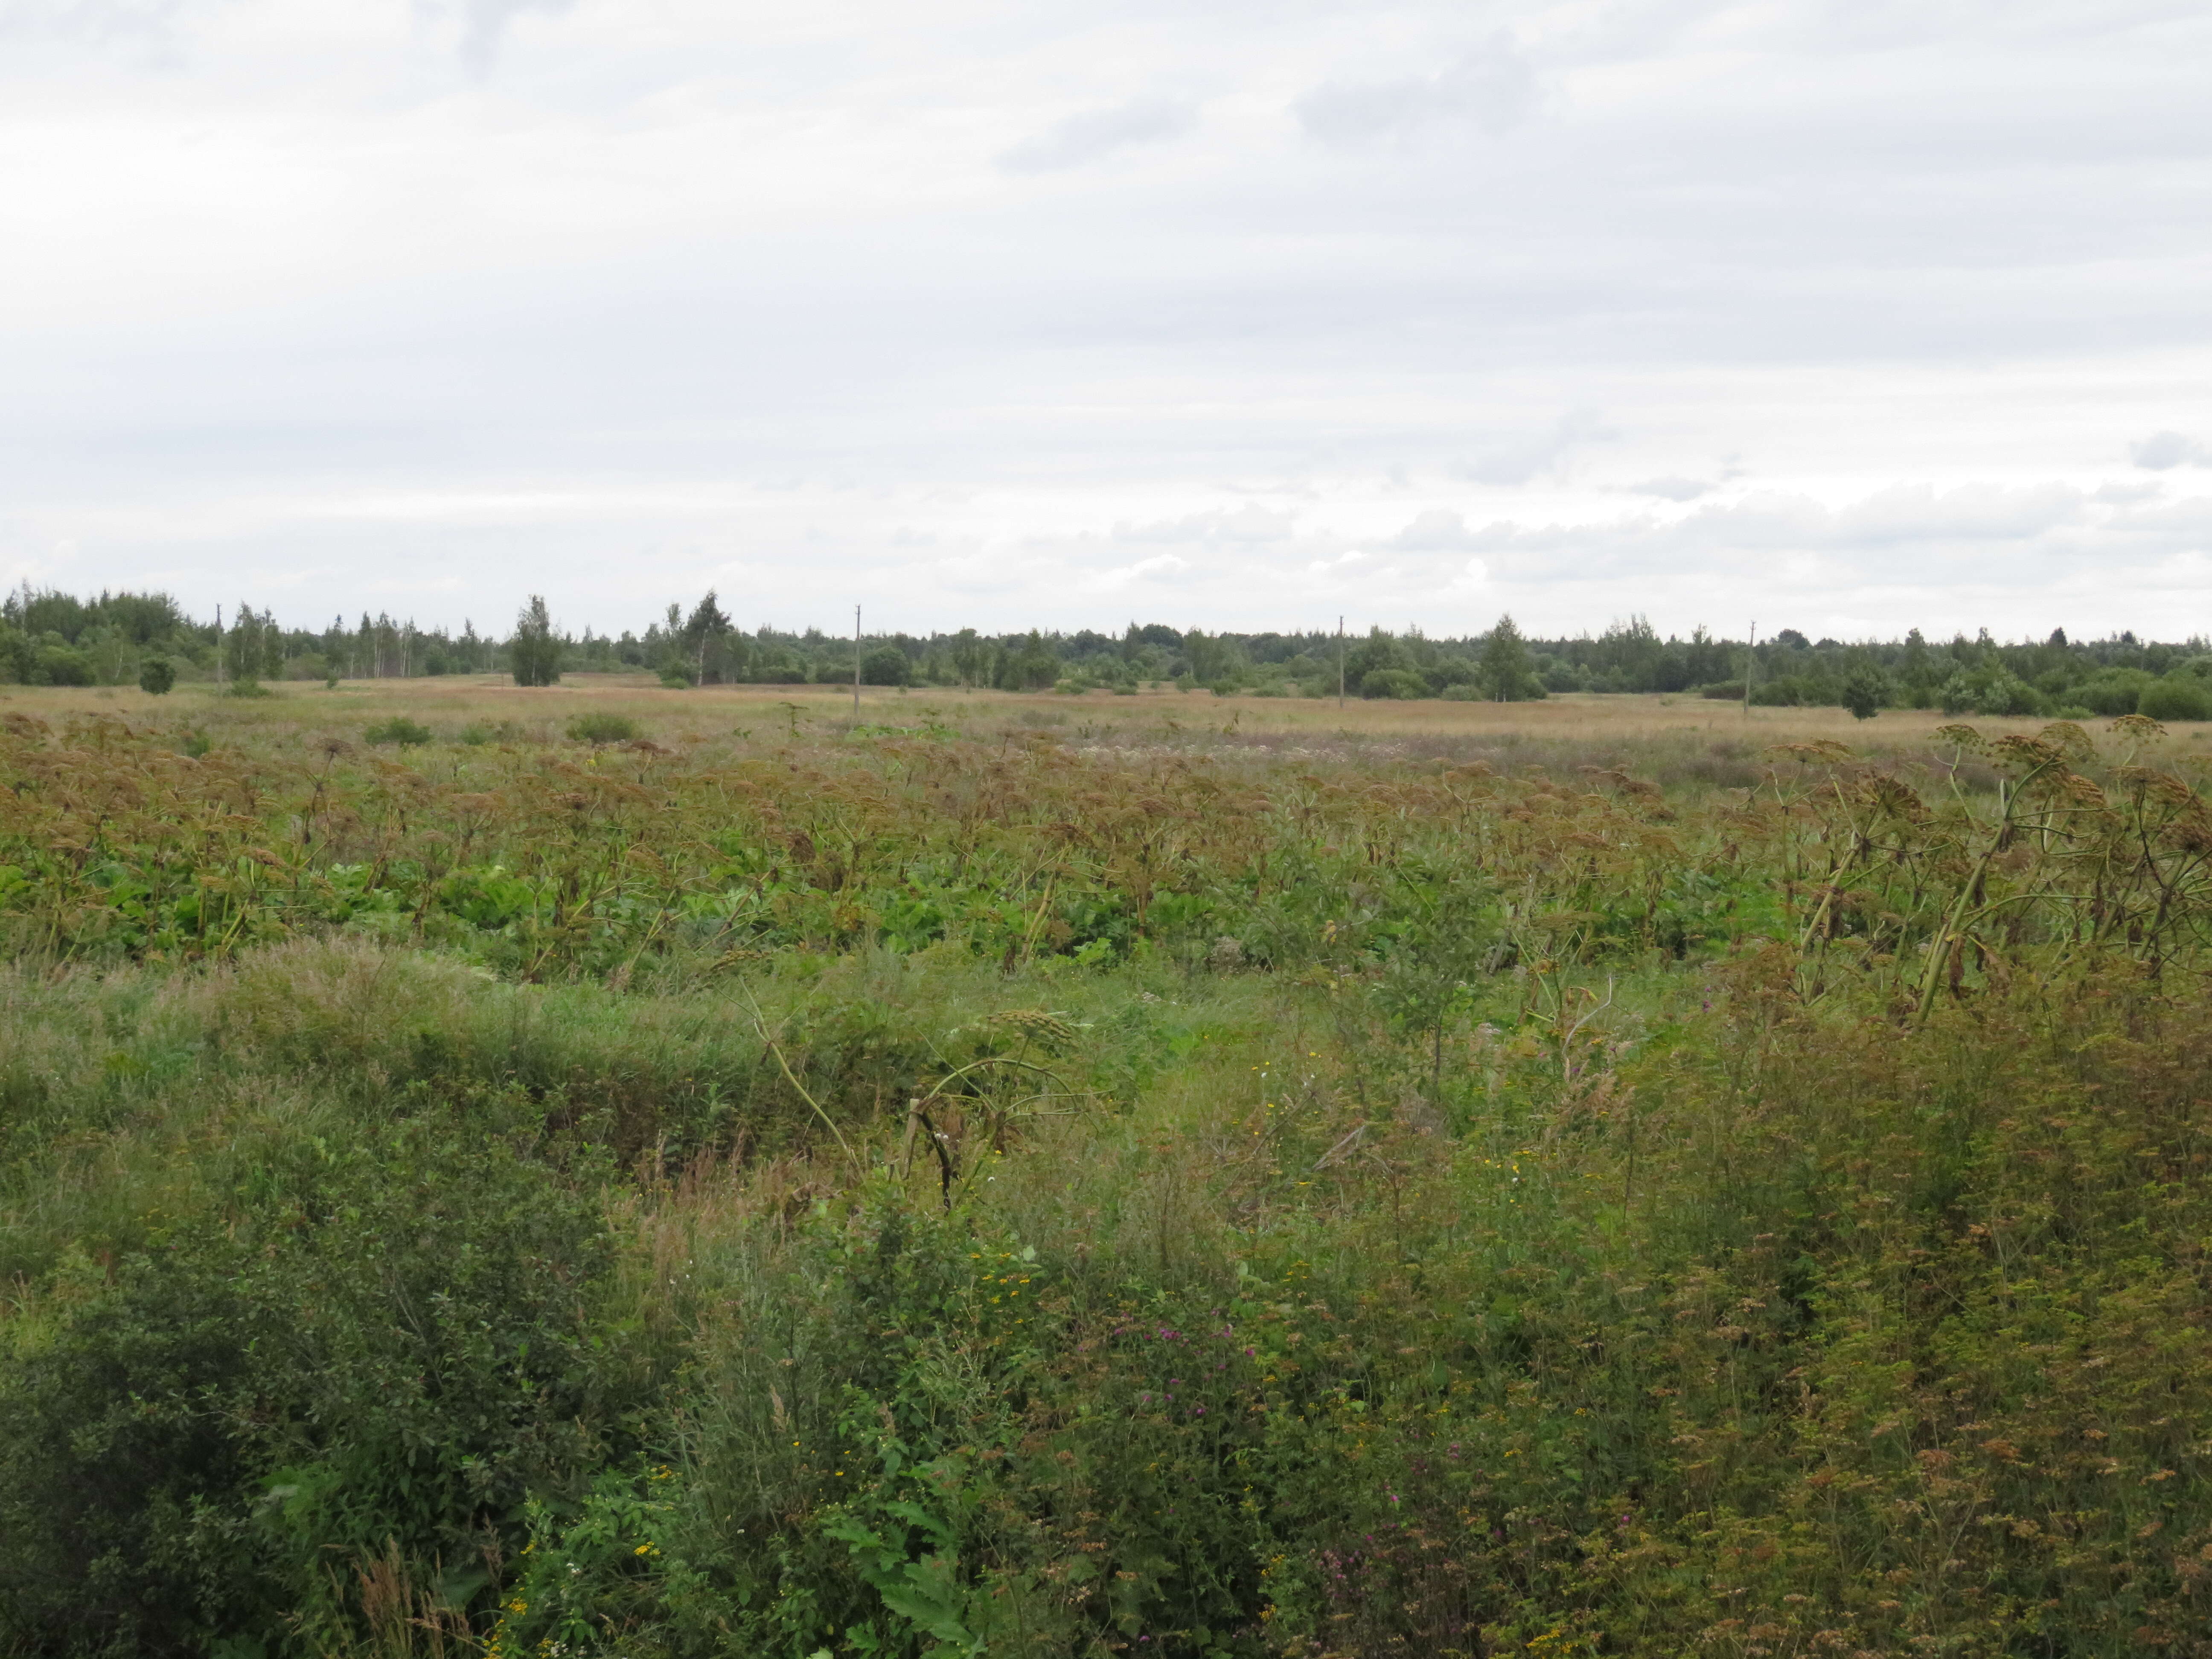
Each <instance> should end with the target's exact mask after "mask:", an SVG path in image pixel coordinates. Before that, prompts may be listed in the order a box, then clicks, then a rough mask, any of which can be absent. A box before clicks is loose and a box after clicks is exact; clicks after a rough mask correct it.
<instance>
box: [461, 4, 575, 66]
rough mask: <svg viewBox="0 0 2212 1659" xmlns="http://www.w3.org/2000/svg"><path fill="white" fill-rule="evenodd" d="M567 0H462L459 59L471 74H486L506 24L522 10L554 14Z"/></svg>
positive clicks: (524, 11) (497, 52)
mask: <svg viewBox="0 0 2212 1659" xmlns="http://www.w3.org/2000/svg"><path fill="white" fill-rule="evenodd" d="M570 3H571V0H465V3H464V4H463V5H462V7H461V63H462V64H463V66H464V67H465V68H466V69H467V70H468V71H469V73H470V74H471V75H478V76H482V75H489V74H490V73H491V67H492V64H493V63H494V62H495V60H496V59H497V58H498V57H499V47H500V42H501V40H503V39H504V38H505V37H506V34H507V25H508V24H509V23H512V22H513V21H514V20H515V19H516V18H518V17H520V16H521V15H524V14H525V13H526V12H537V13H538V14H539V15H542V16H547V17H558V16H560V15H562V13H563V12H565V11H567V10H568V7H569V5H570Z"/></svg>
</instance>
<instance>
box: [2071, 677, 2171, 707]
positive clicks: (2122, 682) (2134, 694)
mask: <svg viewBox="0 0 2212 1659" xmlns="http://www.w3.org/2000/svg"><path fill="white" fill-rule="evenodd" d="M2154 684H2157V678H2156V676H2154V675H2151V674H2146V673H2145V672H2143V671H2142V669H2140V668H2106V669H2102V670H2100V671H2098V672H2097V673H2094V674H2093V675H2091V676H2090V677H2089V678H2087V679H2086V680H2083V681H2082V682H2081V684H2078V685H2075V686H2073V687H2070V688H2069V690H2067V692H2066V700H2067V701H2068V702H2074V703H2079V704H2080V705H2081V707H2082V708H2087V710H2089V712H2090V713H2092V714H2102V715H2104V716H2106V718H2107V719H2117V718H2118V716H2120V715H2122V714H2134V713H2135V712H2136V704H2137V703H2139V702H2141V701H2142V694H2143V689H2144V687H2146V686H2149V685H2154Z"/></svg>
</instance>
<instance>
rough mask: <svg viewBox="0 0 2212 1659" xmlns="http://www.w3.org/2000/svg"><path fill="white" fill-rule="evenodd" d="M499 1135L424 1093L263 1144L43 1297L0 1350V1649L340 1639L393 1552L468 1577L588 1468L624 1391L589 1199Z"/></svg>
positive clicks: (274, 1644) (452, 1585) (198, 1648)
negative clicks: (240, 1177) (28, 1322)
mask: <svg viewBox="0 0 2212 1659" xmlns="http://www.w3.org/2000/svg"><path fill="white" fill-rule="evenodd" d="M518 1129H520V1130H522V1131H523V1132H524V1137H525V1138H526V1134H527V1128H526V1121H525V1122H516V1123H500V1122H490V1123H478V1124H476V1125H473V1126H471V1125H463V1124H458V1123H453V1122H452V1121H448V1119H447V1115H446V1112H445V1110H444V1109H443V1108H442V1107H441V1109H440V1111H439V1112H438V1113H437V1114H435V1115H433V1116H430V1117H428V1118H424V1119H417V1120H413V1121H401V1122H398V1123H396V1124H393V1123H386V1124H382V1125H379V1126H376V1127H374V1128H372V1129H365V1130H364V1131H363V1132H362V1133H360V1134H358V1135H357V1136H352V1137H348V1136H344V1135H341V1134H339V1133H336V1132H333V1133H331V1134H330V1135H327V1136H325V1138H324V1139H322V1140H320V1141H319V1142H317V1143H316V1144H315V1145H313V1146H307V1145H305V1144H300V1145H296V1146H294V1147H292V1148H290V1149H289V1150H287V1151H284V1152H274V1153H272V1154H271V1155H270V1156H269V1157H268V1158H266V1159H265V1160H264V1162H263V1164H261V1166H260V1167H259V1168H258V1170H256V1173H255V1177H254V1181H253V1183H252V1190H251V1191H250V1192H246V1191H241V1192H240V1194H238V1195H237V1196H236V1198H235V1200H233V1201H231V1202H228V1203H225V1204H223V1205H221V1206H211V1207H210V1208H208V1209H205V1210H203V1211H201V1212H198V1213H194V1214H186V1215H183V1216H180V1217H178V1218H173V1219H170V1218H165V1223H164V1226H163V1228H162V1232H161V1237H160V1238H159V1241H158V1243H153V1244H151V1245H150V1246H149V1248H147V1249H143V1250H139V1249H134V1250H128V1251H125V1252H122V1253H119V1254H118V1255H117V1256H116V1257H115V1258H114V1259H113V1261H112V1263H111V1265H110V1266H109V1267H108V1268H107V1270H106V1273H104V1274H103V1275H101V1276H100V1279H97V1280H95V1281H94V1282H89V1283H88V1284H87V1285H85V1286H84V1287H83V1289H82V1291H81V1292H79V1293H73V1294H70V1295H69V1296H65V1297H56V1298H55V1299H54V1300H53V1301H52V1303H50V1304H47V1306H46V1309H45V1310H43V1312H44V1322H45V1325H46V1331H45V1334H44V1335H43V1337H42V1340H40V1342H39V1343H38V1344H37V1345H35V1346H31V1347H29V1348H27V1349H25V1348H18V1349H17V1350H16V1352H15V1354H14V1356H13V1363H12V1364H10V1365H9V1366H8V1367H7V1368H5V1369H4V1370H0V1416H4V1417H5V1418H6V1419H7V1420H8V1421H9V1425H10V1427H11V1432H9V1434H7V1435H6V1436H4V1437H0V1537H5V1538H7V1539H8V1540H9V1548H8V1550H7V1551H6V1552H5V1553H4V1554H0V1647H4V1648H5V1649H6V1650H8V1651H10V1652H15V1651H22V1652H32V1651H36V1652H42V1653H56V1654H59V1653H96V1652H97V1653H107V1652H112V1653H124V1652H137V1653H177V1654H181V1653H191V1652H205V1651H207V1650H208V1647H209V1644H210V1638H214V1637H219V1636H228V1637H229V1638H232V1642H231V1645H234V1646H236V1648H237V1650H239V1651H247V1650H251V1651H255V1652H260V1651H264V1650H276V1649H277V1648H278V1647H279V1645H280V1644H283V1643H284V1642H285V1638H286V1634H287V1632H286V1626H287V1625H288V1624H289V1625H290V1626H292V1627H293V1628H292V1631H291V1632H290V1634H291V1637H292V1639H293V1640H295V1641H296V1642H297V1643H298V1644H299V1645H298V1647H297V1648H296V1649H295V1650H297V1651H305V1652H324V1653H329V1652H337V1651H345V1650H349V1648H350V1646H351V1644H349V1642H347V1641H346V1640H345V1637H346V1634H347V1632H346V1630H345V1625H346V1623H348V1622H349V1620H348V1616H347V1615H348V1613H349V1608H348V1607H347V1606H346V1603H348V1602H350V1601H353V1600H354V1599H355V1597H356V1595H358V1594H359V1591H358V1587H357V1584H356V1577H357V1575H359V1574H361V1573H362V1571H364V1570H365V1569H366V1568H367V1566H368V1564H369V1562H370V1561H371V1560H372V1559H374V1558H375V1557H377V1556H379V1555H380V1554H383V1553H385V1552H386V1550H387V1548H388V1549H390V1551H391V1552H392V1553H393V1554H394V1555H396V1556H397V1557H398V1558H399V1559H400V1560H401V1561H403V1562H404V1563H405V1564H406V1565H407V1566H408V1567H409V1568H410V1570H411V1572H412V1574H413V1576H414V1577H416V1581H417V1582H422V1580H424V1579H426V1578H427V1579H428V1581H429V1582H430V1583H432V1584H435V1585H436V1586H437V1588H438V1589H439V1591H440V1593H441V1595H442V1597H443V1598H444V1599H445V1600H446V1601H448V1602H449V1603H451V1604H452V1605H454V1606H457V1607H465V1606H466V1605H467V1604H468V1603H469V1602H471V1601H477V1600H480V1599H481V1600H488V1599H489V1596H488V1595H487V1591H488V1588H489V1574H488V1573H487V1572H486V1571H485V1569H484V1566H483V1565H482V1564H483V1562H484V1560H485V1558H486V1554H487V1547H490V1549H491V1550H493V1551H499V1550H501V1549H502V1548H503V1550H504V1552H505V1553H510V1554H511V1553H513V1550H515V1549H517V1548H519V1547H520V1545H521V1542H522V1536H521V1522H522V1504H523V1499H524V1498H525V1495H526V1494H527V1493H532V1492H539V1493H546V1494H549V1495H557V1494H560V1493H562V1492H567V1491H569V1490H574V1488H575V1487H576V1486H579V1485H580V1484H581V1482H580V1480H579V1476H580V1474H583V1472H584V1470H585V1469H587V1468H588V1467H589V1465H590V1464H591V1463H592V1462H595V1461H596V1460H597V1459H598V1458H599V1457H600V1456H601V1455H604V1452H605V1449H609V1446H610V1440H613V1441H614V1442H615V1443H617V1444H618V1443H619V1440H620V1431H619V1425H618V1422H617V1413H619V1412H620V1411H621V1409H622V1408H623V1405H624V1404H625V1403H626V1402H624V1401H623V1399H622V1397H621V1394H620V1391H619V1389H617V1390H610V1389H606V1388H605V1386H604V1385H603V1384H602V1383H600V1382H599V1376H602V1375H604V1373H605V1368H604V1367H603V1365H602V1364H600V1362H599V1359H598V1358H595V1356H594V1353H593V1352H592V1349H593V1347H594V1346H595V1344H594V1342H593V1340H592V1338H591V1337H590V1336H589V1335H588V1334H587V1332H586V1328H585V1311H586V1306H587V1304H588V1297H589V1295H590V1292H591V1287H592V1285H593V1284H594V1283H595V1282H596V1281H598V1280H599V1279H601V1278H602V1277H603V1276H604V1274H605V1272H606V1270H607V1268H608V1267H609V1266H610V1264H611V1252H610V1241H609V1239H608V1237H607V1234H606V1229H605V1221H604V1219H603V1217H602V1214H601V1212H600V1207H599V1200H598V1197H597V1194H596V1193H595V1192H593V1191H592V1190H591V1189H590V1188H588V1187H585V1188H576V1187H572V1186H569V1185H568V1184H566V1183H564V1182H562V1181H561V1180H559V1179H558V1178H557V1177H556V1175H555V1173H554V1172H553V1171H552V1170H550V1168H548V1167H547V1166H546V1165H544V1164H540V1163H538V1162H535V1161H533V1160H532V1159H531V1158H528V1157H526V1156H525V1155H523V1154H521V1153H520V1152H517V1150H516V1148H515V1146H514V1145H513V1140H512V1139H509V1135H511V1134H512V1133H513V1132H514V1131H515V1130H518ZM488 1131H489V1133H487V1132H488ZM501 1131H507V1133H504V1134H503V1133H501ZM586 1478H587V1477H586ZM440 1567H442V1569H443V1573H442V1577H443V1583H439V1581H438V1577H437V1571H438V1569H439V1568H440ZM363 1599H366V1598H363ZM301 1626H305V1628H304V1629H302V1628H301ZM264 1644H265V1646H264ZM218 1650H220V1648H218Z"/></svg>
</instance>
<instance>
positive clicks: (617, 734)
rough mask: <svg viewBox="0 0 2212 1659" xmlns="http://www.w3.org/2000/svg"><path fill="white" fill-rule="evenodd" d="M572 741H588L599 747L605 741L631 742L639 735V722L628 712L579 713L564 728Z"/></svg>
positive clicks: (594, 746)
mask: <svg viewBox="0 0 2212 1659" xmlns="http://www.w3.org/2000/svg"><path fill="white" fill-rule="evenodd" d="M563 729H564V730H566V731H567V732H568V737H569V739H570V741H572V742H574V743H588V744H591V745H592V747H593V748H597V747H598V746H599V744H603V743H629V742H631V741H632V740H634V739H635V738H636V736H637V722H636V721H635V720H632V719H630V717H629V715H627V714H606V713H605V712H604V711H602V712H600V713H597V714H579V715H577V716H576V718H575V719H574V720H570V721H569V722H568V726H566V727H565V728H563Z"/></svg>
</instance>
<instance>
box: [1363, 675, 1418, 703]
mask: <svg viewBox="0 0 2212 1659" xmlns="http://www.w3.org/2000/svg"><path fill="white" fill-rule="evenodd" d="M1359 695H1360V696H1363V697H1397V698H1401V699H1410V698H1413V697H1425V696H1428V695H1429V683H1428V682H1427V681H1426V680H1425V679H1423V678H1421V677H1420V676H1419V674H1417V673H1415V672H1414V671H1413V670H1412V669H1410V668H1370V670H1368V671H1367V672H1366V673H1364V674H1363V675H1361V676H1360V678H1359Z"/></svg>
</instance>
